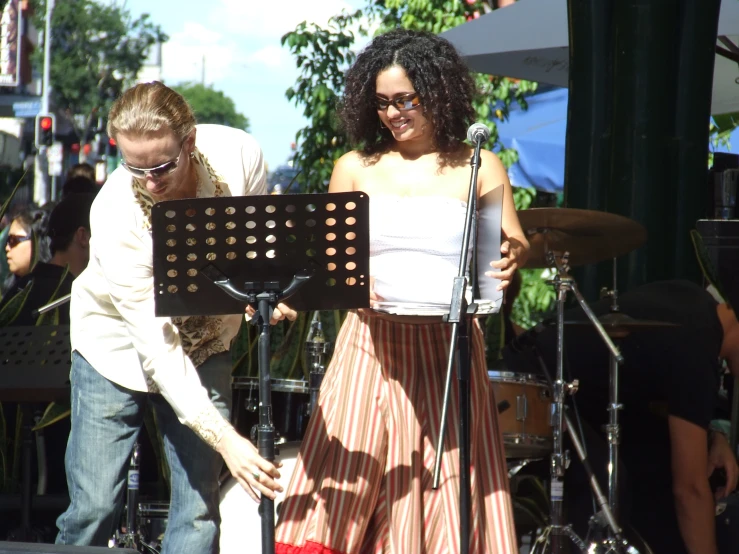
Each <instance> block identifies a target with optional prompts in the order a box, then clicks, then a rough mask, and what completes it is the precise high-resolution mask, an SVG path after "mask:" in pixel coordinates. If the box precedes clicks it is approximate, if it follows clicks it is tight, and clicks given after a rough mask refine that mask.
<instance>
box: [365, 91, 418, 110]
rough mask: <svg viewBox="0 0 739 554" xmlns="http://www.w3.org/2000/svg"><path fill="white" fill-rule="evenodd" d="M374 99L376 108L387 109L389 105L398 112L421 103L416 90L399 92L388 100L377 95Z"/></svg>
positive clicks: (410, 108)
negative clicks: (406, 92) (404, 92)
mask: <svg viewBox="0 0 739 554" xmlns="http://www.w3.org/2000/svg"><path fill="white" fill-rule="evenodd" d="M375 101H376V102H377V109H378V110H380V111H381V112H384V111H385V110H387V109H388V107H389V106H390V105H392V106H393V108H395V109H396V110H398V111H399V112H407V111H408V110H412V109H413V108H417V107H418V106H420V105H421V96H420V95H419V94H418V93H417V92H409V93H408V94H401V95H400V96H396V97H395V98H392V99H390V100H388V99H387V98H380V97H379V96H378V97H376V98H375Z"/></svg>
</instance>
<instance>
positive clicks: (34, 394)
mask: <svg viewBox="0 0 739 554" xmlns="http://www.w3.org/2000/svg"><path fill="white" fill-rule="evenodd" d="M71 363H72V356H71V353H70V347H69V326H68V325H40V326H18V327H2V328H0V402H19V403H21V418H22V421H21V436H22V447H21V460H22V464H23V468H22V477H21V528H20V532H19V535H20V536H19V537H18V538H20V539H21V540H28V539H30V538H31V500H32V494H31V449H32V446H33V438H32V430H31V429H32V425H33V422H32V413H31V407H30V406H29V404H28V403H36V402H53V401H55V400H60V399H63V398H69V370H70V367H71Z"/></svg>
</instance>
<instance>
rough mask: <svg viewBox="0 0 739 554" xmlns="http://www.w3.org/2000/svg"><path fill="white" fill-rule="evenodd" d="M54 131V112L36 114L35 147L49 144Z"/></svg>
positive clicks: (51, 141) (52, 139)
mask: <svg viewBox="0 0 739 554" xmlns="http://www.w3.org/2000/svg"><path fill="white" fill-rule="evenodd" d="M55 132H56V118H55V117H54V114H45V115H40V114H39V115H37V116H36V148H41V147H42V146H51V144H52V143H53V142H54V133H55Z"/></svg>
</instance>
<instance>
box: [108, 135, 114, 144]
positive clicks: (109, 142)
mask: <svg viewBox="0 0 739 554" xmlns="http://www.w3.org/2000/svg"><path fill="white" fill-rule="evenodd" d="M108 144H110V145H111V146H115V145H116V144H115V139H114V138H113V137H110V138H109V139H108Z"/></svg>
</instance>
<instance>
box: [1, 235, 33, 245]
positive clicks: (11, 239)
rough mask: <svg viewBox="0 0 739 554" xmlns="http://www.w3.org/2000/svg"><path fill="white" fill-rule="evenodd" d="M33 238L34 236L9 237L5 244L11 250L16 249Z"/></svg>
mask: <svg viewBox="0 0 739 554" xmlns="http://www.w3.org/2000/svg"><path fill="white" fill-rule="evenodd" d="M32 238H33V235H8V240H6V241H5V244H7V245H8V246H9V247H10V248H15V247H16V246H18V245H19V244H20V243H22V242H25V241H27V240H31V239H32Z"/></svg>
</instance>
